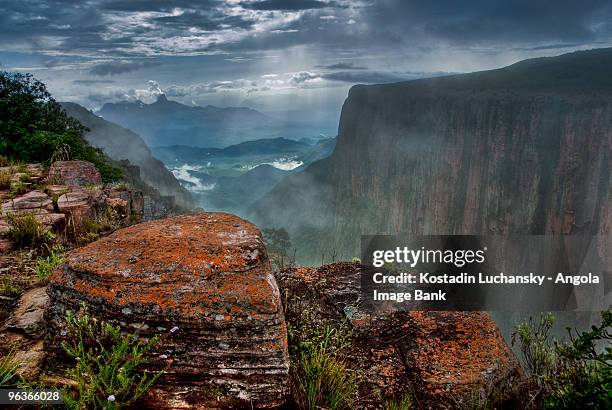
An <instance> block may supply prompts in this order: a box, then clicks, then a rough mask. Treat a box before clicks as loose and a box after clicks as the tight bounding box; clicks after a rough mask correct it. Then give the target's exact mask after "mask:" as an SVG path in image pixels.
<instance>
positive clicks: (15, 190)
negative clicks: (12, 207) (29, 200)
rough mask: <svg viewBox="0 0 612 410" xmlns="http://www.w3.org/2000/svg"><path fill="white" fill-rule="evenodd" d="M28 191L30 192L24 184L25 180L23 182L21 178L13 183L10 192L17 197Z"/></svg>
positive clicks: (13, 196)
mask: <svg viewBox="0 0 612 410" xmlns="http://www.w3.org/2000/svg"><path fill="white" fill-rule="evenodd" d="M26 192H28V189H27V187H26V186H25V185H24V184H23V182H21V180H19V181H15V182H13V183H12V184H11V190H10V192H9V193H10V195H11V197H12V198H15V197H16V196H19V195H23V194H25V193H26Z"/></svg>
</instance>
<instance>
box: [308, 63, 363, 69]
mask: <svg viewBox="0 0 612 410" xmlns="http://www.w3.org/2000/svg"><path fill="white" fill-rule="evenodd" d="M315 67H317V68H325V69H327V70H365V69H366V67H361V66H356V65H355V64H354V63H351V62H340V63H336V64H330V65H318V66H315Z"/></svg>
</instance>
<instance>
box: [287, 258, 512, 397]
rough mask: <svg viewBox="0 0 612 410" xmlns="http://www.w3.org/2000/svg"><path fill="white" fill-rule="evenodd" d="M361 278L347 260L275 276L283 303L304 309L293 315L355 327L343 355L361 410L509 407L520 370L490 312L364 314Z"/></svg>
mask: <svg viewBox="0 0 612 410" xmlns="http://www.w3.org/2000/svg"><path fill="white" fill-rule="evenodd" d="M359 277H360V267H359V265H356V264H352V263H346V262H345V263H335V264H331V265H324V266H321V267H319V268H291V269H286V270H283V271H281V272H279V273H277V280H278V283H279V287H280V289H281V293H282V295H283V297H284V302H285V303H286V304H289V305H290V304H291V303H294V302H296V301H297V302H298V303H299V309H298V310H299V311H298V312H297V313H296V312H294V313H296V314H297V315H301V314H302V313H303V312H304V311H308V312H311V313H313V314H314V316H315V317H317V318H319V320H320V321H321V323H315V324H312V325H313V326H323V325H325V324H331V325H332V326H336V327H338V326H340V325H341V324H342V323H343V322H344V321H347V320H348V322H349V323H350V326H351V329H352V330H351V336H350V340H349V346H348V348H346V349H345V350H344V353H343V355H344V358H345V360H346V362H347V363H348V364H349V366H350V368H351V369H353V370H355V371H357V373H358V374H359V375H360V384H359V390H358V394H357V401H356V403H355V406H356V408H360V409H361V408H371V409H380V408H384V405H385V403H388V402H392V401H395V402H397V401H399V400H401V399H402V397H404V396H406V395H410V396H413V402H414V404H415V407H417V408H432V409H439V408H468V407H471V406H473V407H480V405H482V404H484V403H489V404H490V405H493V406H502V408H503V405H504V404H505V403H504V402H503V401H502V402H495V400H499V399H500V398H503V397H504V395H506V394H509V393H510V391H511V386H513V385H516V382H517V381H518V380H519V378H520V377H521V375H522V371H521V370H520V366H519V364H518V362H517V360H516V358H515V357H514V355H513V354H512V352H511V351H510V349H509V348H508V346H507V344H506V342H504V340H503V338H502V336H501V334H500V332H499V330H498V329H497V326H496V325H495V322H494V321H493V320H492V319H491V318H490V317H489V315H488V314H487V313H485V312H416V311H415V312H399V311H397V312H387V313H379V312H377V313H374V312H365V311H361V310H360V307H359V296H360V295H359V282H360V281H359ZM290 313H291V312H290ZM292 319H293V318H292V317H291V316H290V315H289V314H288V316H287V320H288V321H289V322H290V323H291V320H292ZM498 396H499V397H498Z"/></svg>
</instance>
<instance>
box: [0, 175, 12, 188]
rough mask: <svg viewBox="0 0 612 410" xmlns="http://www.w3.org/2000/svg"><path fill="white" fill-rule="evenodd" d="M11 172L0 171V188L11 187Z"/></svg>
mask: <svg viewBox="0 0 612 410" xmlns="http://www.w3.org/2000/svg"><path fill="white" fill-rule="evenodd" d="M12 176H13V175H12V174H11V173H10V172H6V171H0V189H9V188H10V187H11V181H12V179H13V178H12Z"/></svg>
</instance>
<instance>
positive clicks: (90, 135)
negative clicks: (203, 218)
mask: <svg viewBox="0 0 612 410" xmlns="http://www.w3.org/2000/svg"><path fill="white" fill-rule="evenodd" d="M60 104H61V106H62V108H63V109H64V110H66V112H67V113H68V115H70V116H71V117H74V118H76V119H78V120H79V121H80V122H81V123H82V124H83V125H85V126H86V127H87V128H89V131H88V132H87V133H85V139H86V140H87V141H88V142H89V143H90V144H92V145H93V146H96V147H98V148H101V149H102V150H103V151H104V152H105V153H106V154H107V155H108V156H109V157H110V158H112V159H114V160H117V161H121V160H124V159H127V160H128V161H130V163H131V164H132V165H136V166H138V167H139V169H140V177H141V179H142V180H143V182H145V183H146V184H148V185H150V186H152V187H154V188H155V189H157V190H158V191H159V193H160V194H161V195H165V196H173V197H174V198H175V200H176V203H177V204H178V205H180V206H182V207H184V208H191V207H193V200H192V198H191V194H190V193H189V192H188V191H187V190H186V189H185V188H183V187H182V186H181V185H180V183H179V182H178V180H177V179H176V178H175V177H174V175H172V173H171V172H170V171H168V170H167V169H166V167H165V166H164V164H163V163H162V162H161V161H160V160H158V159H157V158H155V157H154V156H153V154H152V152H151V150H150V149H149V147H148V146H147V145H146V143H145V142H144V140H143V139H142V138H141V137H140V136H139V135H138V134H136V133H134V132H133V131H131V130H129V129H127V128H124V127H121V126H119V125H117V124H114V123H112V122H110V121H107V120H105V119H104V118H101V117H98V116H96V115H95V114H94V113H93V112H91V111H89V110H88V109H86V108H85V107H82V106H80V105H79V104H76V103H72V102H62V103H60Z"/></svg>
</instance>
